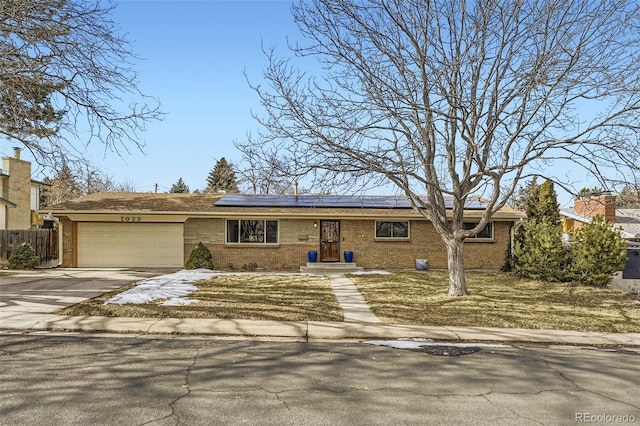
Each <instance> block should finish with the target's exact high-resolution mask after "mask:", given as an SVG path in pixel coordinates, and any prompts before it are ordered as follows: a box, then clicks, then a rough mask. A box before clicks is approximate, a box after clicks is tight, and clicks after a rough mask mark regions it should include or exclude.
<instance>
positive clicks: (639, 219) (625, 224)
mask: <svg viewBox="0 0 640 426" xmlns="http://www.w3.org/2000/svg"><path fill="white" fill-rule="evenodd" d="M560 214H561V215H563V216H565V217H568V218H569V219H574V220H577V221H579V222H583V223H591V218H590V217H588V216H582V215H579V214H577V213H576V212H575V211H574V210H573V209H567V210H565V209H562V210H560ZM613 225H614V228H616V229H622V236H623V237H624V238H638V236H640V209H616V223H614V224H613Z"/></svg>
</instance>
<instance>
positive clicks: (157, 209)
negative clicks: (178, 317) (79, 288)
mask: <svg viewBox="0 0 640 426" xmlns="http://www.w3.org/2000/svg"><path fill="white" fill-rule="evenodd" d="M224 195H225V194H220V193H215V194H154V193H135V192H133V193H130V192H99V193H95V194H91V195H87V196H85V197H81V198H77V199H74V200H69V201H65V202H62V203H59V204H56V205H52V206H49V207H44V208H42V209H41V210H40V212H41V213H53V214H57V215H64V214H73V213H114V212H117V213H122V212H139V213H158V214H162V213H167V214H168V213H193V214H196V213H197V214H199V215H207V214H211V215H214V216H224V215H227V214H235V215H242V214H244V215H252V216H255V215H264V216H268V215H274V214H277V215H280V216H283V217H284V216H291V217H295V216H309V215H314V214H315V215H318V216H327V217H340V216H345V217H346V216H357V217H374V216H375V217H381V216H391V217H414V216H416V217H419V214H418V213H417V212H415V211H414V210H412V209H410V208H406V207H405V206H404V205H402V206H400V205H398V206H397V207H391V208H389V207H386V208H382V207H380V206H379V205H377V204H376V206H373V207H336V206H334V205H332V206H331V207H323V208H321V209H316V208H314V207H308V206H307V208H304V209H301V208H297V207H295V206H287V205H284V206H282V205H278V204H277V203H276V205H275V206H267V205H266V204H265V203H262V202H260V203H258V204H257V205H254V206H238V205H224V203H218V204H216V203H217V202H218V201H219V200H221V199H222V198H223V196H224ZM221 204H222V205H221ZM378 204H379V203H378ZM480 213H481V210H467V211H466V212H465V214H466V215H469V216H478V215H480ZM495 217H496V218H500V217H502V218H505V219H515V218H519V217H523V214H522V213H521V212H518V211H516V210H513V209H511V208H510V207H505V208H503V209H501V210H500V212H499V213H498V214H497V215H496V216H495Z"/></svg>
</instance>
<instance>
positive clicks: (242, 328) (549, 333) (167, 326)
mask: <svg viewBox="0 0 640 426" xmlns="http://www.w3.org/2000/svg"><path fill="white" fill-rule="evenodd" d="M0 322H1V323H2V325H0V330H5V331H7V330H21V331H24V332H32V331H80V332H95V333H102V332H110V333H128V334H167V335H168V334H173V335H175V334H178V335H199V336H221V337H222V336H227V337H234V336H235V337H272V338H295V339H302V340H307V341H309V340H341V339H396V340H397V339H411V338H414V339H433V340H442V341H455V342H499V343H536V344H564V345H598V346H638V347H640V333H601V332H577V331H563V330H529V329H507V328H487V327H432V326H417V325H385V324H374V323H359V322H317V321H309V322H305V321H253V320H225V319H197V318H117V317H69V316H63V315H52V314H16V315H13V316H9V315H3V316H2V317H1V318H0Z"/></svg>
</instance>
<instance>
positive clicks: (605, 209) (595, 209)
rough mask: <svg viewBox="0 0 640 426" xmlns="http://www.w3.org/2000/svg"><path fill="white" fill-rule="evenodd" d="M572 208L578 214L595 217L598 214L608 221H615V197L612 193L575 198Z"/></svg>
mask: <svg viewBox="0 0 640 426" xmlns="http://www.w3.org/2000/svg"><path fill="white" fill-rule="evenodd" d="M573 209H574V211H575V212H576V214H579V215H580V216H585V217H595V216H597V215H600V216H603V217H604V218H605V220H607V221H609V222H610V223H615V222H616V197H615V196H614V195H600V196H598V197H591V198H584V199H576V200H575V202H574V205H573Z"/></svg>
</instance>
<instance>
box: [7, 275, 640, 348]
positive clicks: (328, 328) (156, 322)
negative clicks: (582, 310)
mask: <svg viewBox="0 0 640 426" xmlns="http://www.w3.org/2000/svg"><path fill="white" fill-rule="evenodd" d="M76 273H78V272H76ZM329 278H330V280H331V285H332V288H333V289H334V292H335V293H336V297H337V298H338V300H339V302H340V304H341V306H342V308H343V313H344V319H345V320H344V322H317V321H252V320H228V319H195V318H117V317H70V316H63V315H55V314H50V313H48V312H52V311H53V310H55V307H51V308H50V309H46V306H51V305H49V304H50V303H52V302H51V300H50V299H51V298H54V300H55V301H56V302H61V301H62V299H63V298H62V297H60V296H56V297H53V296H51V295H49V294H43V293H42V292H40V291H39V292H38V294H39V295H40V296H41V298H43V299H44V300H45V301H44V302H42V305H40V306H39V308H40V309H39V310H36V309H34V308H33V307H30V306H26V305H25V302H20V303H16V304H15V305H14V306H4V307H0V330H5V331H23V332H36V331H45V330H47V331H82V332H110V333H129V334H138V335H145V334H181V335H201V336H232V337H233V336H249V337H255V336H261V337H272V338H291V339H296V340H309V341H311V340H320V339H377V340H380V339H411V338H415V339H417V338H419V339H434V340H438V341H453V342H500V343H544V344H572V345H573V344H575V345H606V346H640V333H590V332H575V331H560V330H529V329H507V328H505V329H502V328H487V327H431V326H413V325H388V324H380V322H379V320H378V318H377V317H376V316H375V315H374V314H373V313H372V312H371V310H370V309H369V307H368V306H367V305H366V303H365V302H364V299H363V298H362V296H361V295H360V293H359V292H358V291H357V289H356V287H355V285H354V284H353V282H352V281H351V280H349V279H348V278H346V277H345V276H344V275H342V274H337V275H331V276H329ZM82 285H83V286H86V283H84V282H83V283H82ZM67 302H70V303H68V304H69V305H70V304H72V303H75V302H76V301H73V302H72V301H70V300H67ZM57 307H60V306H57Z"/></svg>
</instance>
